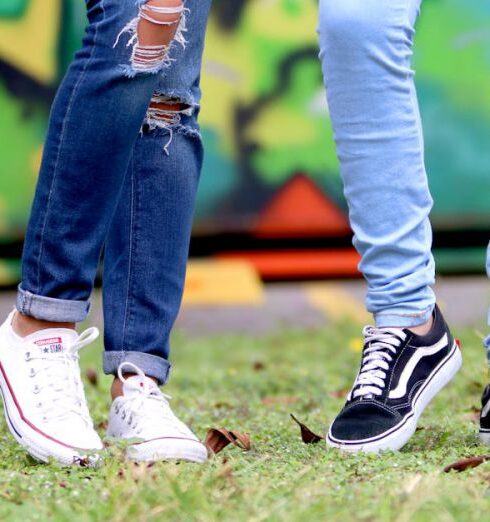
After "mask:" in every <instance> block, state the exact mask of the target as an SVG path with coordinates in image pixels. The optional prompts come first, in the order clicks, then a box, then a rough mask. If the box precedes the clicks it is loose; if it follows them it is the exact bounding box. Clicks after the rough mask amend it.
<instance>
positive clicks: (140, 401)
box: [116, 362, 188, 435]
mask: <svg viewBox="0 0 490 522" xmlns="http://www.w3.org/2000/svg"><path fill="white" fill-rule="evenodd" d="M126 368H127V369H128V370H129V371H130V372H131V373H136V374H137V375H138V376H139V377H140V378H141V383H142V386H141V387H138V388H137V390H138V393H137V394H135V395H133V396H129V397H125V398H124V402H123V404H122V405H121V406H119V407H118V408H117V409H116V414H119V413H120V414H121V418H122V419H123V420H125V421H126V422H127V424H128V426H130V427H131V428H132V429H133V430H135V433H137V434H140V433H142V432H143V431H144V430H145V428H153V427H154V426H155V419H158V420H163V421H167V423H168V424H169V425H170V426H171V427H172V429H173V430H175V431H177V432H178V433H180V434H182V435H187V434H188V433H187V429H186V427H185V426H184V425H183V424H182V423H181V421H180V420H179V419H178V418H177V417H176V416H175V415H174V413H173V412H172V410H171V408H170V404H169V401H170V399H171V398H172V397H170V395H166V394H165V393H163V392H162V391H160V390H159V389H158V388H155V387H152V386H150V385H149V384H148V382H147V380H146V379H147V377H146V376H145V374H144V373H143V371H142V370H141V369H140V368H138V367H137V366H136V365H134V364H132V363H129V362H126V363H123V364H121V365H120V366H119V369H118V372H117V373H118V377H119V379H120V380H121V382H122V383H123V384H124V383H126V382H127V380H128V379H126V378H125V377H124V375H123V371H124V369H126ZM135 389H136V388H135Z"/></svg>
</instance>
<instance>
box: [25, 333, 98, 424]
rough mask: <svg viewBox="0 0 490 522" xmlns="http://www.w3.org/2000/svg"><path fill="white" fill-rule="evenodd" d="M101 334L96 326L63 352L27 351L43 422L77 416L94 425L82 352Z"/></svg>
mask: <svg viewBox="0 0 490 522" xmlns="http://www.w3.org/2000/svg"><path fill="white" fill-rule="evenodd" d="M98 336H99V331H98V329H97V328H89V329H88V330H85V331H84V332H83V333H82V334H80V335H79V336H78V338H77V339H76V340H75V341H74V342H73V343H72V344H71V345H69V346H67V347H66V348H65V351H64V352H62V353H55V354H50V353H48V354H42V355H41V354H40V355H37V354H33V353H32V352H31V351H30V350H27V351H26V353H25V360H26V361H27V362H29V363H31V364H30V368H29V377H32V378H33V381H34V382H33V388H32V392H33V393H34V394H36V395H37V396H38V397H39V400H38V402H37V403H36V407H37V408H40V409H42V415H43V421H44V422H48V421H50V420H55V419H61V418H65V417H69V416H70V415H76V416H77V417H79V418H80V419H82V420H83V422H84V423H85V424H86V426H87V427H91V426H92V420H91V418H90V414H89V411H88V407H87V401H86V398H85V392H84V390H83V384H82V380H81V377H80V367H79V363H78V361H79V352H80V350H81V349H82V348H83V347H84V346H87V345H88V344H90V343H91V342H92V341H94V340H95V339H96V338H97V337H98Z"/></svg>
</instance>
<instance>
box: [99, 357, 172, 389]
mask: <svg viewBox="0 0 490 522" xmlns="http://www.w3.org/2000/svg"><path fill="white" fill-rule="evenodd" d="M125 362H129V363H133V364H134V365H136V366H137V367H138V368H140V369H141V370H143V372H144V373H145V375H147V376H148V377H153V378H154V379H157V380H158V382H159V383H160V384H165V383H166V382H167V381H168V376H169V373H170V368H171V367H172V365H171V364H170V363H169V362H168V361H167V360H166V359H163V358H162V357H158V356H156V355H151V354H149V353H143V352H125V351H113V352H107V351H106V352H104V373H105V374H107V375H117V369H118V368H119V366H120V365H121V364H122V363H125Z"/></svg>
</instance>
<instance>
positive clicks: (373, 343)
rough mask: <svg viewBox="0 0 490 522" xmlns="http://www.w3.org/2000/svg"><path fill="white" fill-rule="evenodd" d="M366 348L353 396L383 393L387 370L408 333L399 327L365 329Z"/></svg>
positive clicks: (367, 327) (354, 397)
mask: <svg viewBox="0 0 490 522" xmlns="http://www.w3.org/2000/svg"><path fill="white" fill-rule="evenodd" d="M363 335H364V345H365V347H366V348H364V352H363V359H362V363H361V369H360V371H359V375H358V376H357V379H356V381H355V383H354V386H353V388H352V390H353V391H352V393H351V396H352V398H353V399H356V398H357V397H361V398H372V397H373V396H374V397H378V396H379V395H382V393H383V389H384V388H385V386H386V376H387V373H386V372H387V371H388V370H389V368H390V363H391V362H392V360H393V356H394V355H396V352H397V349H398V347H399V346H400V344H401V343H402V342H403V341H404V340H405V339H406V337H407V335H406V334H405V333H404V332H403V330H401V329H399V328H375V327H374V326H366V327H364V330H363Z"/></svg>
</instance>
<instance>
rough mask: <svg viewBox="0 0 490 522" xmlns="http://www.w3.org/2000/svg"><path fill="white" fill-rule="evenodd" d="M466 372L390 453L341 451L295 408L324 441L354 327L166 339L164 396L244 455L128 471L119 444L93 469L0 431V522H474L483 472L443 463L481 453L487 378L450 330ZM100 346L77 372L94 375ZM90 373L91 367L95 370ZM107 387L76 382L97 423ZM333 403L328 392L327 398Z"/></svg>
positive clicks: (473, 346)
mask: <svg viewBox="0 0 490 522" xmlns="http://www.w3.org/2000/svg"><path fill="white" fill-rule="evenodd" d="M457 333H458V334H460V335H461V338H462V341H463V352H464V356H465V365H464V368H463V370H462V371H461V372H460V374H459V375H458V377H457V378H456V380H455V381H454V383H452V384H451V385H450V386H449V387H448V388H447V389H446V390H445V391H444V392H443V393H442V394H441V395H440V396H438V397H437V398H436V399H435V400H434V402H433V403H432V404H431V406H430V407H429V408H428V410H427V411H426V413H425V414H424V416H423V417H422V419H421V422H420V427H421V428H422V429H421V430H419V431H418V432H417V433H416V434H415V436H414V437H413V439H412V440H411V441H410V443H409V444H408V445H407V446H406V447H405V448H404V449H403V450H402V451H401V452H399V453H390V454H385V455H383V456H369V455H355V456H347V455H343V454H339V453H338V452H337V451H335V450H327V449H326V448H325V445H324V444H323V442H321V443H319V444H316V445H305V444H303V443H302V442H301V439H300V436H299V429H298V427H297V426H296V425H295V424H294V423H293V422H292V421H291V419H290V417H289V413H291V412H292V413H294V414H295V415H296V416H298V417H299V419H300V420H302V421H303V422H305V423H307V424H308V425H309V426H310V427H311V428H312V429H313V430H314V431H317V432H320V433H324V432H325V430H326V427H327V425H328V423H329V422H330V421H331V420H332V419H333V417H334V416H335V414H336V413H337V411H338V410H339V408H340V407H341V406H342V403H343V399H342V398H341V396H342V394H343V391H344V390H346V389H347V388H349V386H350V384H351V382H352V379H353V377H354V373H355V371H356V368H357V365H358V359H359V353H356V352H355V347H356V345H358V344H359V343H358V341H356V339H357V337H358V336H359V327H358V325H354V324H351V323H345V324H337V325H333V326H329V327H326V328H325V329H324V330H322V331H311V332H306V331H293V330H291V331H287V330H285V331H282V332H280V333H278V334H276V335H274V336H271V337H268V338H264V339H255V338H247V337H241V336H240V337H237V336H235V337H233V336H226V337H216V338H212V339H203V340H196V339H188V338H186V337H184V336H183V335H182V334H177V335H175V336H174V343H173V345H174V351H173V354H174V371H173V375H172V379H171V383H170V384H169V385H168V387H167V390H166V391H167V392H168V393H169V394H171V395H173V396H174V397H175V399H174V400H173V406H174V409H175V410H176V412H177V413H178V414H179V415H180V416H181V417H182V418H183V419H184V420H185V421H187V422H189V423H190V424H191V425H192V427H193V429H194V430H195V432H196V433H197V434H198V435H199V436H201V437H204V436H205V433H206V429H207V428H208V427H221V426H224V427H227V428H229V429H235V430H238V431H246V432H250V434H251V436H252V441H253V449H252V451H250V452H248V453H247V452H243V451H241V450H239V449H238V448H236V447H228V448H227V449H225V450H224V451H223V453H221V454H220V455H218V456H217V457H215V458H213V459H211V461H210V462H209V463H208V464H206V465H203V466H197V465H192V464H184V463H182V464H165V463H161V464H156V465H154V466H151V467H146V466H134V465H133V464H130V463H128V462H126V461H125V460H124V459H123V457H122V451H121V449H118V448H114V447H113V448H110V449H109V450H108V451H107V455H106V458H105V465H104V466H103V467H101V468H100V469H97V470H92V469H79V468H72V469H63V468H59V467H57V466H56V465H54V464H50V465H41V464H38V463H36V462H35V461H34V460H32V459H31V458H30V457H28V456H27V455H26V454H25V453H24V452H23V451H22V449H20V448H19V447H17V446H16V445H15V444H14V442H13V439H12V438H11V437H10V435H9V434H8V432H7V430H6V428H5V424H4V423H3V425H2V427H1V431H0V520H8V521H9V522H10V521H23V522H27V521H31V520H42V521H45V520H55V521H64V520H70V521H71V520H76V521H85V520H87V521H89V520H90V521H92V520H93V521H126V520H137V521H159V520H165V521H214V520H233V521H235V520H236V521H242V520H244V521H245V520H246V521H262V520H264V521H283V520H292V521H296V520H298V521H303V520H304V521H306V520H308V521H317V520H318V521H326V520H328V521H337V520H338V521H349V520H356V521H357V520H359V521H399V522H402V521H412V520H413V521H426V520H427V521H429V520H430V521H434V520H436V521H453V520H458V521H459V520H462V521H463V520H464V521H472V520H475V521H479V522H480V521H481V520H486V519H488V513H489V511H490V495H489V492H490V463H489V464H484V465H482V466H480V467H479V468H476V469H473V470H469V471H466V472H464V473H460V474H456V473H450V474H445V473H442V468H443V467H444V466H445V465H446V464H449V463H451V462H453V461H455V460H458V459H460V458H461V457H465V456H471V455H477V454H482V453H485V449H484V448H482V447H478V446H477V443H476V435H475V433H476V428H477V425H476V424H475V421H474V409H475V408H476V407H477V406H478V403H479V397H480V393H481V389H482V386H483V385H484V384H485V383H486V380H487V376H486V373H485V371H484V355H483V351H482V348H481V346H480V341H479V340H478V338H477V336H476V335H475V334H474V333H473V332H471V331H466V332H457ZM99 349H100V345H99V346H98V347H95V346H94V347H92V348H88V349H87V353H85V354H84V358H83V366H84V368H87V367H89V366H90V367H100V364H99V360H100V350H99ZM99 373H100V372H99ZM109 384H110V379H109V378H107V377H103V376H102V375H100V380H99V384H98V386H97V387H94V386H91V385H90V384H87V395H88V399H89V402H90V405H91V408H92V412H93V416H94V419H95V421H96V423H97V424H98V425H99V426H100V427H101V428H102V427H103V423H104V420H105V418H106V414H107V410H108V407H109V400H108V388H109ZM339 396H340V397H339Z"/></svg>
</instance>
